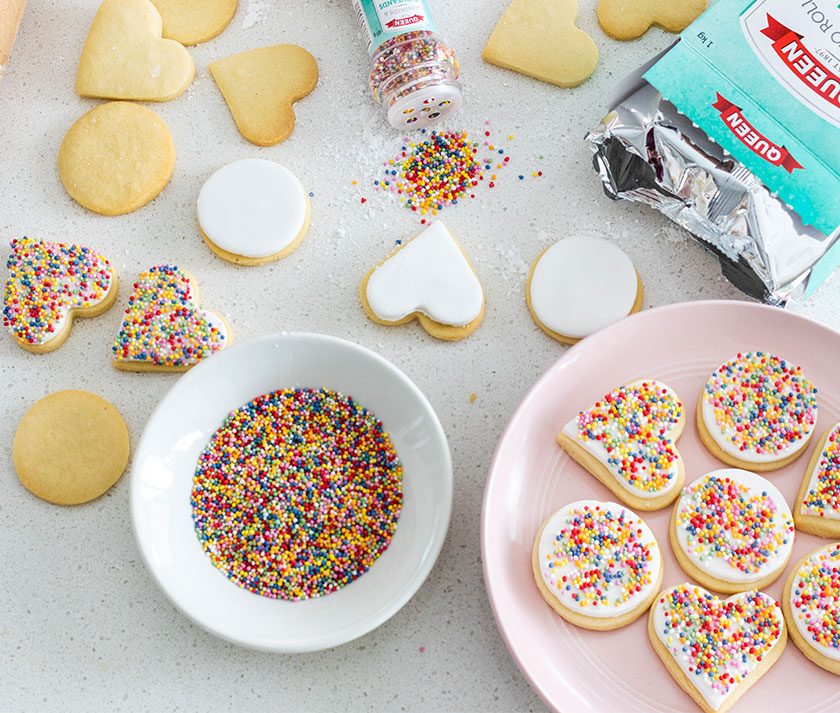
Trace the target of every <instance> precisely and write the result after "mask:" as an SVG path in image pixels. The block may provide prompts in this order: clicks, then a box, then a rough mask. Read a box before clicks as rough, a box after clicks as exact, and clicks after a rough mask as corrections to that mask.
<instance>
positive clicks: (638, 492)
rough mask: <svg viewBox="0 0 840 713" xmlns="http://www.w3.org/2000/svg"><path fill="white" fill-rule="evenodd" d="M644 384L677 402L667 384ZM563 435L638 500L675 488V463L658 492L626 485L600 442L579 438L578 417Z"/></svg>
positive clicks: (617, 428)
mask: <svg viewBox="0 0 840 713" xmlns="http://www.w3.org/2000/svg"><path fill="white" fill-rule="evenodd" d="M644 382H646V383H649V384H656V385H657V386H658V387H659V388H660V389H663V390H665V391H667V392H668V393H669V394H670V395H671V396H672V397H673V398H674V400H675V401H677V402H679V398H678V397H677V395H676V393H674V390H673V389H671V387H670V386H668V385H667V384H663V383H662V382H661V381H655V380H653V379H646V380H644ZM644 382H643V381H635V382H633V383H632V384H628V386H635V385H637V384H641V383H644ZM591 408H592V407H590V409H591ZM587 410H589V409H587ZM616 430H617V431H619V430H620V427H619V426H618V425H616ZM671 432H672V433H673V427H672V429H671ZM563 433H565V434H566V435H567V436H568V437H569V438H571V439H573V440H574V441H575V443H577V444H578V445H579V446H580V447H581V448H584V449H585V450H586V451H588V452H589V453H591V454H592V455H593V456H595V457H596V458H597V459H598V461H599V462H600V463H602V464H603V465H604V466H605V467H606V468H607V470H609V471H610V473H611V474H612V475H613V476H614V477H615V481H616V482H617V483H618V484H619V485H621V487H622V488H624V490H626V491H627V492H629V493H632V494H633V495H635V496H636V497H638V498H645V499H651V498H658V497H661V496H662V495H664V494H665V493H670V492H671V491H672V490H673V489H674V488H675V487H677V473H678V471H679V466H678V464H677V462H674V463H673V464H672V466H671V468H670V469H669V470H668V472H669V473H670V474H671V475H672V478H671V479H670V480H669V481H668V485H667V487H665V488H663V489H662V490H658V491H650V490H643V489H642V488H639V487H637V486H635V485H632V484H631V483H628V482H627V481H626V480H625V479H624V478H623V477H622V476H621V475H620V474H619V472H618V468H617V467H616V466H614V465H613V464H612V463H610V462H609V454H608V453H607V449H606V447H605V446H604V445H603V444H602V443H601V442H600V441H594V440H584V439H582V438H580V437H579V431H578V416H575V417H574V418H573V419H572V420H571V421H569V422H568V423H567V424H566V425H565V426H564V427H563ZM675 447H676V445H675Z"/></svg>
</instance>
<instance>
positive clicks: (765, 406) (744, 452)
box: [697, 352, 817, 472]
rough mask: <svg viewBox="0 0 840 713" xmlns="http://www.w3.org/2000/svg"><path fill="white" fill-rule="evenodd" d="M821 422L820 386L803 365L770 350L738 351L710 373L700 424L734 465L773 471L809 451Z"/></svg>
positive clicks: (718, 453)
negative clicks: (805, 372)
mask: <svg viewBox="0 0 840 713" xmlns="http://www.w3.org/2000/svg"><path fill="white" fill-rule="evenodd" d="M816 423H817V389H816V388H815V387H814V385H813V384H812V383H811V382H810V381H808V379H806V378H805V376H804V375H803V374H802V368H801V367H799V366H794V365H793V364H791V363H790V362H788V361H785V360H784V359H781V358H779V357H777V356H774V355H772V354H768V353H766V352H748V353H746V354H738V355H737V356H736V357H735V358H734V359H731V360H730V361H728V362H726V364H724V365H723V366H721V367H720V368H719V369H717V370H716V371H715V372H714V373H713V374H712V376H711V377H710V378H709V380H708V382H707V383H706V386H705V387H704V389H703V394H702V397H701V399H700V402H699V403H698V407H697V428H698V431H699V432H700V438H701V440H702V441H703V443H704V445H705V446H706V447H707V448H708V449H709V451H710V452H711V453H712V455H714V456H715V457H716V458H718V459H719V460H722V461H723V462H724V463H726V464H728V465H733V466H736V467H742V468H748V469H750V470H754V471H759V472H761V471H767V470H776V469H778V468H782V467H784V466H786V465H788V464H789V463H791V462H792V461H794V460H796V458H798V457H799V456H801V455H802V454H803V453H804V452H805V446H806V445H807V444H808V442H809V440H810V439H811V436H812V434H813V432H814V428H815V426H816Z"/></svg>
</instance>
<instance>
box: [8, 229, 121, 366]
mask: <svg viewBox="0 0 840 713" xmlns="http://www.w3.org/2000/svg"><path fill="white" fill-rule="evenodd" d="M6 268H7V269H8V271H9V279H8V281H7V282H6V291H5V295H4V300H3V325H4V326H5V327H6V328H7V329H8V330H9V333H10V334H11V335H12V336H13V337H14V338H15V339H16V340H17V342H18V344H20V346H21V347H23V348H24V349H26V350H27V351H30V352H35V353H36V354H45V353H46V352H51V351H53V350H54V349H58V348H59V347H60V346H61V345H62V344H64V342H65V341H67V337H68V336H69V335H70V328H71V327H72V325H73V319H74V318H76V317H97V316H99V315H100V314H102V313H103V312H105V311H107V310H108V309H109V308H110V307H111V305H112V304H114V300H116V299H117V292H118V291H119V279H118V278H117V273H116V272H115V271H114V268H113V267H112V266H111V263H110V262H108V260H107V259H106V258H105V257H104V256H102V255H100V254H99V253H98V252H96V251H95V250H91V249H90V248H87V247H83V246H81V245H64V244H62V243H53V242H46V241H45V242H42V241H39V240H33V239H32V238H22V239H20V240H13V241H12V253H11V255H9V259H8V261H7V262H6Z"/></svg>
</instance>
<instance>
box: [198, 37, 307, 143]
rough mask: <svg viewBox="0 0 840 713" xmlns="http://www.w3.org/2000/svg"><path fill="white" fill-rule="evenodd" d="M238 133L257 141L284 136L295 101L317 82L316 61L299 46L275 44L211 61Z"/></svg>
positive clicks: (292, 123) (292, 117)
mask: <svg viewBox="0 0 840 713" xmlns="http://www.w3.org/2000/svg"><path fill="white" fill-rule="evenodd" d="M210 74H212V75H213V79H214V80H215V82H216V84H217V85H218V87H219V90H220V91H221V92H222V96H223V97H224V98H225V102H226V103H227V105H228V108H229V109H230V113H231V114H232V115H233V120H234V121H235V122H236V126H237V128H238V129H239V132H240V133H241V134H242V135H243V136H244V137H245V138H246V139H248V141H250V142H251V143H253V144H257V145H258V146H274V145H275V144H279V143H280V142H281V141H285V140H286V139H287V138H289V136H290V135H291V133H292V130H293V129H294V128H295V111H294V106H293V105H294V103H295V102H296V101H298V100H299V99H303V97H305V96H306V95H307V94H309V93H310V92H312V90H313V89H315V85H317V84H318V63H317V62H316V61H315V58H314V57H313V56H312V55H311V54H309V52H307V51H306V50H305V49H303V47H298V46H297V45H274V46H272V47H262V48H260V49H255V50H250V51H248V52H242V53H241V54H236V55H233V56H232V57H227V58H225V59H220V60H218V61H216V62H213V63H212V64H211V65H210Z"/></svg>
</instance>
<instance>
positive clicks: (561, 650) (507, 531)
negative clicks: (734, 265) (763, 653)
mask: <svg viewBox="0 0 840 713" xmlns="http://www.w3.org/2000/svg"><path fill="white" fill-rule="evenodd" d="M749 350H766V351H771V352H774V353H776V354H779V355H780V356H783V357H785V358H786V359H789V360H791V361H794V362H797V363H799V364H801V365H802V367H803V369H804V370H805V373H806V375H807V376H808V377H810V378H811V379H812V381H814V383H816V385H817V386H818V387H819V389H820V416H819V424H818V427H817V433H818V434H819V433H822V432H823V431H824V430H825V429H826V428H828V427H829V426H830V425H831V424H832V423H833V422H835V421H837V420H839V419H840V368H838V366H837V355H838V354H840V334H838V333H837V332H834V331H832V330H830V329H828V328H827V327H823V326H821V325H819V324H817V323H815V322H811V321H809V320H807V319H804V318H802V317H798V316H795V315H792V314H790V313H787V312H784V311H782V310H779V309H775V308H771V307H765V306H761V305H754V304H747V303H741V302H695V303H689V304H681V305H674V306H671V307H664V308H661V309H655V310H651V311H648V312H643V313H641V314H638V315H635V316H634V317H631V318H629V319H626V320H624V321H623V322H620V323H619V324H616V325H614V326H612V327H609V328H608V329H605V330H604V331H602V332H600V333H599V334H597V335H595V336H592V337H589V338H588V339H586V340H585V341H583V342H581V343H580V344H579V345H578V346H576V347H574V348H573V349H570V350H569V351H568V352H566V354H565V355H564V356H563V357H562V358H561V359H560V360H559V361H558V362H557V363H556V364H555V365H554V366H553V367H552V368H551V369H549V371H548V373H547V374H546V375H545V376H544V377H543V378H542V379H540V381H539V382H538V383H537V385H536V386H535V387H534V388H533V389H532V390H531V392H530V393H529V394H528V396H527V397H526V398H525V400H524V401H523V403H522V405H521V406H520V407H519V410H518V411H517V412H516V414H515V415H514V417H513V419H512V420H511V422H510V425H509V426H508V428H507V430H506V431H505V434H504V436H503V437H502V440H501V442H500V444H499V448H498V450H497V451H496V457H495V459H494V460H493V464H492V466H491V468H490V475H489V478H488V481H487V489H486V492H485V497H484V512H483V515H482V531H481V539H482V554H483V560H484V578H485V581H486V583H487V590H488V592H489V595H490V601H491V604H492V606H493V611H494V613H495V615H496V621H497V622H498V625H499V629H500V630H501V632H502V635H503V636H504V638H505V640H506V641H507V644H508V647H509V648H510V651H511V653H512V654H513V657H514V658H515V659H516V661H517V663H518V664H519V667H520V668H521V669H522V671H523V673H524V674H525V676H526V677H527V678H528V680H529V681H530V682H531V685H533V687H534V688H535V689H536V691H537V692H538V693H539V695H540V696H541V697H542V699H543V700H544V701H545V702H546V704H548V706H549V707H550V708H553V709H554V710H557V711H567V712H569V713H571V712H574V713H584V712H586V711H597V712H598V713H606V712H608V711H616V712H619V711H620V712H621V713H626V712H627V711H643V712H650V711H662V712H663V713H664V712H665V711H667V712H669V713H671V712H672V711H686V712H692V711H697V710H698V709H697V707H696V706H695V704H694V703H693V702H692V701H691V699H690V698H689V697H688V696H687V695H686V694H685V693H683V692H682V691H681V690H680V688H679V686H678V685H677V684H676V682H675V681H674V680H673V679H672V678H671V676H670V675H669V674H668V673H667V672H666V671H665V668H664V666H663V665H662V663H661V662H660V660H659V658H658V657H657V656H656V654H655V653H654V651H653V649H652V648H651V645H650V643H649V641H648V636H647V630H646V626H647V617H646V616H645V617H642V618H641V619H639V620H638V621H636V622H635V623H634V624H631V625H630V626H629V627H627V628H625V629H621V630H619V631H617V632H606V633H599V632H591V631H584V630H582V629H578V628H576V627H574V626H571V625H570V624H567V623H566V622H565V621H563V619H561V618H560V617H559V616H557V615H556V614H555V613H554V612H553V611H552V610H551V609H550V608H549V607H548V605H546V604H545V602H544V601H543V599H542V597H541V596H540V594H539V592H538V591H537V588H536V585H535V584H534V581H533V575H532V572H531V561H530V558H531V546H532V544H533V540H534V537H535V535H536V532H537V529H538V528H539V526H540V523H541V522H542V521H543V520H544V519H545V518H546V517H547V516H548V515H550V514H551V513H553V512H554V511H556V510H558V509H560V507H561V506H563V505H565V504H566V503H569V502H572V501H574V500H578V499H580V498H597V499H600V500H614V497H613V495H612V494H611V493H610V492H609V491H608V490H607V489H606V488H605V487H603V486H602V485H601V484H600V483H599V482H598V481H596V480H595V479H594V478H593V477H592V476H590V475H589V474H588V473H587V472H586V471H585V470H583V469H582V468H581V467H580V466H578V465H577V464H576V463H574V462H573V461H572V460H571V459H570V458H568V456H566V455H565V454H564V453H563V451H561V450H560V448H559V447H558V446H557V445H556V442H555V440H554V439H555V435H556V433H557V432H558V431H559V430H560V428H561V427H562V426H563V425H564V424H565V423H566V422H567V421H568V420H569V419H570V418H572V417H573V416H574V415H575V414H576V413H577V412H578V411H579V410H580V409H582V408H585V407H587V406H589V405H590V404H591V403H593V402H594V401H595V400H596V399H598V398H599V397H601V396H603V395H604V394H605V393H607V392H608V391H609V390H610V389H612V388H613V387H615V386H618V385H620V384H624V383H627V382H629V381H633V380H635V379H641V378H656V379H660V380H662V381H664V382H665V383H667V384H668V385H670V386H671V387H673V388H674V389H675V390H676V392H677V394H679V396H680V398H681V399H682V400H683V403H684V404H685V407H686V412H687V414H688V417H689V423H688V426H687V427H686V429H685V432H684V433H683V435H682V437H681V438H680V440H679V449H680V451H681V453H682V454H683V456H684V457H685V461H686V479H687V482H691V481H693V480H695V479H696V478H698V477H700V476H701V475H703V474H704V473H707V472H709V471H712V470H715V469H717V468H722V467H724V466H723V465H722V464H721V463H719V462H718V461H717V460H715V458H713V457H712V456H711V455H710V454H709V453H708V452H707V451H706V450H705V448H704V447H703V445H702V444H701V443H700V440H699V438H698V437H697V433H696V430H695V426H694V422H693V415H694V409H695V407H696V405H697V398H698V396H699V394H700V390H701V388H702V387H703V385H704V383H705V382H706V379H707V378H708V376H709V374H710V373H711V372H712V371H713V370H714V369H715V367H717V366H719V365H720V364H721V363H723V362H724V361H726V360H727V359H729V358H730V357H731V356H733V355H734V354H736V353H737V352H739V351H749ZM815 442H816V439H815ZM812 448H813V445H811V446H810V447H809V449H808V451H807V452H806V455H804V456H803V457H802V458H801V459H800V460H798V461H797V462H796V463H794V464H793V465H791V466H789V467H787V468H785V469H783V470H780V471H776V472H775V473H771V474H770V475H769V476H768V477H769V479H770V480H771V481H772V482H773V483H775V484H776V486H777V487H778V488H779V490H781V492H782V493H783V494H784V496H785V497H786V498H787V500H788V503H790V504H792V503H793V502H794V498H795V496H796V492H797V489H798V487H799V484H800V480H801V478H802V476H803V473H804V470H805V468H806V467H807V463H808V457H809V455H810V451H811V449H812ZM641 514H642V516H643V517H644V519H645V520H646V521H647V523H648V524H649V525H650V527H651V528H652V529H653V531H654V533H655V534H656V537H657V539H658V540H659V543H660V546H661V547H662V552H663V555H664V562H665V580H664V586H670V585H672V584H677V583H679V582H682V581H687V580H688V577H687V576H686V575H685V574H684V573H683V571H682V570H681V569H680V567H679V566H678V565H677V563H676V561H675V560H674V558H673V555H672V553H671V548H670V545H669V543H668V534H667V533H668V519H669V517H670V514H671V509H670V508H667V509H665V510H661V511H659V512H655V513H648V514H644V513H641ZM824 543H825V541H824V540H820V539H818V538H816V537H811V536H809V535H805V534H802V533H797V536H796V544H795V549H794V553H793V557H792V559H791V564H790V565H789V566H788V569H787V570H786V572H785V574H784V575H783V577H782V578H780V579H779V580H778V581H776V582H775V583H774V584H773V585H772V586H771V587H768V588H767V590H766V591H767V593H768V594H771V595H772V596H774V597H776V598H777V599H779V598H780V597H781V594H782V587H783V584H784V580H785V578H786V577H787V575H788V574H789V572H790V567H792V566H793V563H795V562H796V561H798V560H799V559H800V557H802V556H803V555H805V554H806V553H807V552H810V551H811V550H814V549H816V548H817V547H818V546H819V545H820V544H824ZM770 710H778V711H802V712H804V711H814V712H815V711H830V710H833V711H837V710H840V679H838V678H836V677H835V676H832V675H831V674H829V673H826V672H825V671H823V670H822V669H820V668H817V666H815V665H814V664H812V663H810V662H809V661H808V660H807V659H806V658H805V657H804V656H803V655H802V654H801V653H800V652H799V650H798V649H797V648H796V647H795V646H794V645H793V643H792V642H789V643H788V646H787V649H786V650H785V652H784V654H783V656H782V658H781V659H780V660H779V662H778V663H777V664H776V665H775V666H774V668H773V669H772V670H771V671H770V672H769V673H768V674H767V675H765V676H764V678H762V679H761V680H760V681H759V682H758V683H757V684H756V685H754V686H753V687H752V688H751V689H750V690H749V691H748V692H747V694H746V696H745V697H744V698H743V699H741V701H740V702H739V703H738V704H736V706H735V708H734V711H735V713H739V712H740V713H744V712H747V711H755V712H758V711H762V712H764V711H770Z"/></svg>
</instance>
